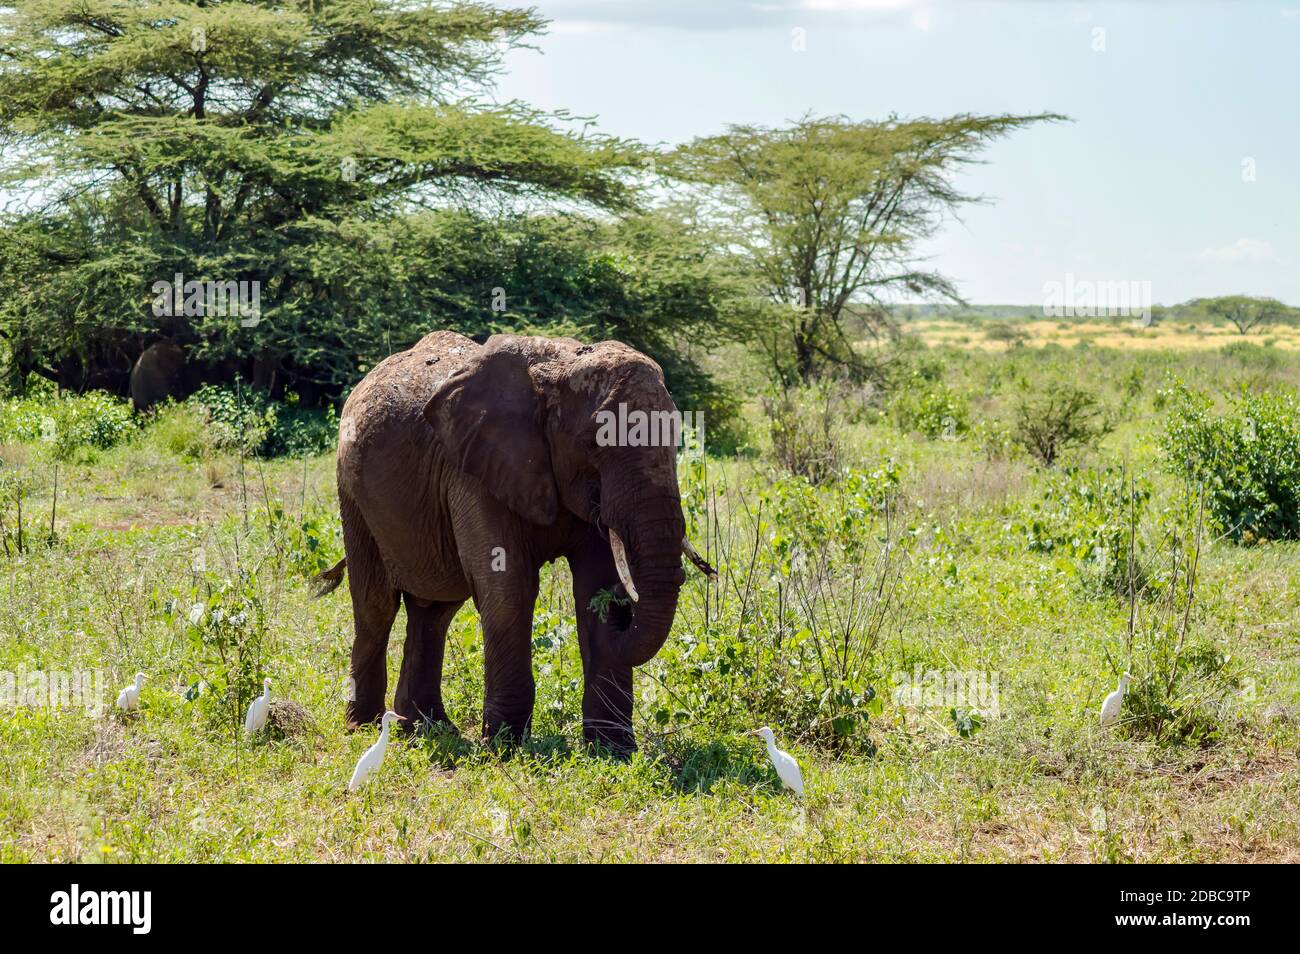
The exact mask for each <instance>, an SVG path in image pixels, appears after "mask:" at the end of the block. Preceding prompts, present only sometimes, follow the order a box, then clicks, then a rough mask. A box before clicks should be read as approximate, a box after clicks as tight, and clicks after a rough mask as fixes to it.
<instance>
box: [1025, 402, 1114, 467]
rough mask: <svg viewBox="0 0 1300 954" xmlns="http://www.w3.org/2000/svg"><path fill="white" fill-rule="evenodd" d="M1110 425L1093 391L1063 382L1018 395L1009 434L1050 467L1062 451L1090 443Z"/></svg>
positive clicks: (1108, 429) (1107, 431)
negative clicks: (1034, 393)
mask: <svg viewBox="0 0 1300 954" xmlns="http://www.w3.org/2000/svg"><path fill="white" fill-rule="evenodd" d="M1110 427H1111V426H1110V423H1109V422H1108V421H1106V419H1105V415H1104V414H1103V411H1102V407H1101V403H1100V402H1099V401H1098V400H1097V398H1096V397H1095V396H1094V395H1092V394H1091V393H1090V392H1088V391H1085V390H1083V389H1082V388H1075V387H1070V386H1068V385H1066V386H1062V387H1059V388H1055V389H1053V390H1052V391H1050V392H1049V393H1047V394H1046V395H1040V396H1037V397H1029V396H1026V397H1023V398H1021V400H1020V402H1019V403H1018V404H1017V405H1016V423H1015V428H1014V430H1013V432H1012V434H1013V437H1014V439H1015V441H1016V443H1017V444H1019V445H1020V446H1021V447H1023V448H1024V449H1025V450H1026V451H1028V452H1029V454H1030V456H1032V457H1034V458H1035V459H1036V460H1038V461H1039V462H1040V463H1042V464H1043V465H1044V466H1047V467H1051V466H1052V465H1053V464H1055V463H1056V460H1057V458H1058V457H1060V455H1061V454H1062V453H1063V452H1065V451H1067V450H1069V449H1071V448H1074V447H1084V446H1087V445H1089V444H1091V443H1093V442H1094V441H1096V440H1097V439H1098V438H1100V437H1102V436H1104V435H1105V434H1107V433H1109V431H1110Z"/></svg>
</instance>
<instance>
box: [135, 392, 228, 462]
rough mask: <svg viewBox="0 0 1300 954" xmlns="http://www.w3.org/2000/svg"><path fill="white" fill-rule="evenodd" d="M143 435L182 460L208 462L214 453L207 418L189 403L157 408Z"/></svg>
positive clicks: (170, 402) (168, 404)
mask: <svg viewBox="0 0 1300 954" xmlns="http://www.w3.org/2000/svg"><path fill="white" fill-rule="evenodd" d="M145 433H146V435H147V439H148V440H149V442H150V443H152V444H154V445H155V446H157V447H158V448H160V449H161V450H163V451H165V452H167V453H168V454H171V455H172V456H173V457H179V458H181V459H183V460H207V459H208V458H209V457H211V456H212V454H213V451H214V450H215V449H216V439H215V437H214V435H213V433H212V429H211V427H210V422H209V420H208V417H207V415H206V414H205V413H204V412H203V410H202V408H200V407H199V406H197V405H195V404H191V403H184V404H176V403H174V402H172V401H168V402H167V403H166V404H161V405H158V406H157V407H156V408H154V409H153V410H151V411H150V420H149V424H148V428H147V430H146V432H145Z"/></svg>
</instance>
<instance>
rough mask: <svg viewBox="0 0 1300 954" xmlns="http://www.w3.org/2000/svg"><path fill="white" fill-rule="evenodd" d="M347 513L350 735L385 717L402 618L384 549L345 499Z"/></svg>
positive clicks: (352, 503) (343, 506) (342, 503)
mask: <svg viewBox="0 0 1300 954" xmlns="http://www.w3.org/2000/svg"><path fill="white" fill-rule="evenodd" d="M339 502H340V507H341V510H342V513H343V546H344V549H345V550H346V552H347V560H348V590H349V592H350V593H351V594H352V616H353V620H354V624H355V626H356V636H355V637H354V638H353V640H352V692H351V694H350V696H349V699H348V706H347V714H346V722H347V727H348V728H349V729H356V728H359V727H360V726H363V725H368V724H372V723H377V722H378V721H379V719H380V717H381V716H382V715H383V714H384V708H385V706H384V699H385V696H386V694H387V692H388V658H387V656H388V634H389V631H390V630H391V629H392V628H393V620H394V619H395V618H396V617H397V601H398V594H397V591H396V590H394V589H393V588H392V586H391V585H390V584H389V582H388V574H387V571H386V570H385V568H384V563H383V559H382V557H381V556H380V553H379V547H378V545H377V544H376V543H375V540H374V537H372V536H371V535H370V530H369V528H368V527H367V526H366V524H365V521H364V520H363V519H362V517H361V512H360V510H359V509H358V507H357V505H356V502H355V501H353V500H352V499H351V498H350V497H348V496H346V495H344V494H340V495H339Z"/></svg>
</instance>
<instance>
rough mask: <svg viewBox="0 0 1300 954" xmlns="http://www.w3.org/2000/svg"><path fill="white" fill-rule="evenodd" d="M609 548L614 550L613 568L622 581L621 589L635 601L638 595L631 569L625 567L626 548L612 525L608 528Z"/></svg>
mask: <svg viewBox="0 0 1300 954" xmlns="http://www.w3.org/2000/svg"><path fill="white" fill-rule="evenodd" d="M609 548H610V549H611V550H613V551H614V569H616V570H618V578H619V579H620V580H622V581H623V589H625V590H627V595H628V596H630V597H632V602H633V603H635V602H636V601H637V600H638V599H640V597H639V596H637V595H636V584H635V583H633V582H632V571H631V570H629V569H628V567H627V550H626V548H624V546H623V541H622V540H620V539H619V536H618V534H617V533H615V532H614V528H613V527H610V528H609Z"/></svg>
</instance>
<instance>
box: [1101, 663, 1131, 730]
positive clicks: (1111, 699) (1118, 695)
mask: <svg viewBox="0 0 1300 954" xmlns="http://www.w3.org/2000/svg"><path fill="white" fill-rule="evenodd" d="M1132 678H1133V677H1132V676H1130V675H1129V674H1128V673H1127V672H1126V673H1123V674H1122V675H1121V676H1120V677H1119V686H1118V687H1117V688H1116V689H1115V691H1114V692H1112V693H1111V694H1110V695H1108V696H1107V697H1106V701H1105V702H1103V703H1102V704H1101V724H1102V727H1103V728H1104V727H1106V726H1110V725H1114V723H1115V720H1116V719H1118V718H1119V710H1120V709H1122V708H1123V706H1124V693H1125V692H1127V691H1128V682H1129V680H1130V679H1132Z"/></svg>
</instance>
